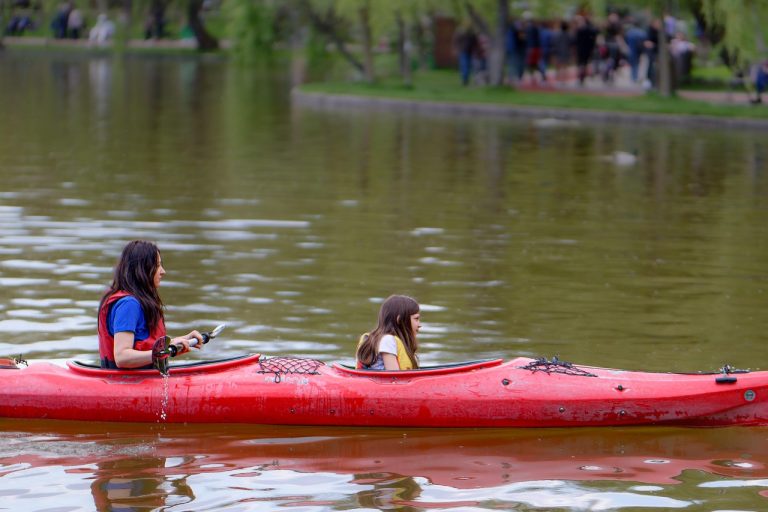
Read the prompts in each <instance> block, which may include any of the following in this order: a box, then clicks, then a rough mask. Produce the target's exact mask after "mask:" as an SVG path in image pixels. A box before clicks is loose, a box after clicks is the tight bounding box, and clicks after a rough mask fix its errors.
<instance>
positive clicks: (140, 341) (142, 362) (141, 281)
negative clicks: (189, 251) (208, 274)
mask: <svg viewBox="0 0 768 512" xmlns="http://www.w3.org/2000/svg"><path fill="white" fill-rule="evenodd" d="M164 275H165V269H164V268H163V262H162V260H161V258H160V250H159V249H158V248H157V246H156V245H155V244H153V243H152V242H146V241H144V240H135V241H133V242H130V243H129V244H128V245H126V246H125V248H124V249H123V253H122V255H121V256H120V260H119V261H118V263H117V266H116V267H115V273H114V278H113V280H112V284H111V285H110V287H109V290H107V292H106V293H105V294H104V296H103V297H102V298H101V303H100V304H99V358H100V359H101V367H102V368H112V369H114V368H152V346H153V345H154V343H155V340H157V338H160V337H162V336H165V319H164V316H163V309H164V307H165V306H164V305H163V301H162V300H161V299H160V295H159V294H158V292H157V289H158V287H159V286H160V281H161V280H162V278H163V276H164ZM193 339H197V340H198V341H199V343H198V344H197V345H196V346H195V348H198V349H199V348H202V346H203V343H202V341H203V337H202V336H201V335H200V333H199V332H197V331H192V332H190V333H189V334H187V335H185V336H180V337H178V338H174V339H173V341H172V342H173V344H177V345H178V344H181V345H182V346H183V349H182V350H181V353H182V354H183V353H185V352H188V351H189V342H190V341H192V340H193Z"/></svg>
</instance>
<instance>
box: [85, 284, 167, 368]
mask: <svg viewBox="0 0 768 512" xmlns="http://www.w3.org/2000/svg"><path fill="white" fill-rule="evenodd" d="M129 296H131V294H130V293H128V292H124V291H119V292H115V293H113V294H112V295H110V296H109V297H108V298H107V300H105V301H104V304H102V305H101V309H100V310H99V359H101V367H102V368H111V369H116V368H117V363H116V362H115V337H114V336H112V335H111V334H109V327H108V326H107V317H108V316H109V310H110V308H111V307H112V305H113V304H114V303H115V302H117V301H118V300H120V299H122V298H123V297H129ZM163 336H165V323H164V322H163V320H162V319H160V321H159V322H158V323H157V325H156V326H155V328H154V329H152V330H151V331H150V333H149V338H147V339H145V340H136V339H135V338H134V340H133V349H134V350H152V346H153V345H154V344H155V340H157V338H161V337H163ZM147 368H151V366H147Z"/></svg>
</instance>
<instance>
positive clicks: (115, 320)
mask: <svg viewBox="0 0 768 512" xmlns="http://www.w3.org/2000/svg"><path fill="white" fill-rule="evenodd" d="M107 330H109V334H110V336H114V335H115V333H117V332H132V333H133V339H134V341H142V340H145V339H147V338H149V330H148V329H147V322H146V320H145V319H144V311H143V310H142V309H141V304H139V301H138V300H136V298H135V297H130V296H129V297H123V298H122V299H120V300H118V301H117V302H115V304H114V305H113V306H112V309H110V311H109V316H107Z"/></svg>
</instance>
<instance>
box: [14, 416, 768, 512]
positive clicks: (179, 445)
mask: <svg viewBox="0 0 768 512" xmlns="http://www.w3.org/2000/svg"><path fill="white" fill-rule="evenodd" d="M0 425H2V434H0V439H1V440H2V443H0V495H3V496H4V498H5V499H4V502H5V503H7V504H10V505H11V508H13V507H14V505H18V506H21V505H23V504H24V503H30V501H29V500H31V499H34V501H33V502H32V503H34V504H35V506H37V507H39V509H41V510H42V509H44V508H45V506H46V504H48V503H51V504H52V503H56V500H57V499H58V496H60V495H61V494H62V493H64V492H66V494H67V495H68V498H67V500H68V501H69V502H70V503H72V504H73V505H72V506H73V508H72V510H89V509H90V508H91V506H92V505H93V504H95V505H96V507H97V509H98V510H110V508H109V507H110V506H111V507H113V508H119V507H125V509H127V510H143V509H147V508H156V507H162V506H173V505H183V504H187V505H188V508H189V509H194V510H200V509H204V508H208V507H210V508H216V509H225V508H226V507H235V508H234V509H236V510H261V509H262V508H260V507H264V506H266V507H277V506H280V507H283V506H289V507H299V508H305V509H316V510H332V509H338V508H360V507H368V508H374V509H389V508H398V507H404V508H405V509H412V510H424V509H431V508H446V509H451V508H456V509H461V508H464V507H470V508H478V509H486V508H487V509H497V508H499V507H501V508H503V509H511V508H515V507H528V508H532V509H540V510H621V509H626V508H633V507H635V508H636V507H643V508H648V509H657V510H667V509H672V508H690V507H700V509H702V510H714V509H720V510H723V509H739V510H744V509H745V507H746V509H752V510H758V509H762V508H764V505H765V501H764V500H765V498H764V497H763V495H765V494H766V493H768V467H767V464H768V451H766V449H765V446H768V445H766V442H765V441H766V438H767V437H768V431H766V429H738V428H735V429H656V428H650V429H576V430H560V429H553V430H506V431H502V430H485V431H467V430H464V431H461V430H429V429H427V430H423V429H422V430H405V431H395V430H392V429H389V430H387V429H368V428H366V429H336V428H325V429H323V430H322V431H321V432H318V430H317V429H316V428H304V427H253V426H248V427H246V426H228V427H217V426H200V425H190V426H170V425H169V426H154V427H153V426H130V425H116V424H93V423H90V424H83V423H76V422H46V423H44V422H32V423H29V422H20V421H14V420H10V421H3V422H2V423H0ZM41 471H45V472H46V474H51V475H55V476H56V478H55V479H50V480H47V481H52V482H53V481H55V482H56V483H51V484H50V485H46V490H45V492H40V493H38V494H36V495H35V496H30V493H31V491H29V490H24V489H25V488H26V489H37V488H38V486H37V484H35V483H34V482H35V480H36V479H38V478H39V475H40V474H41V473H40V472H41ZM86 496H90V497H91V499H89V500H85V499H84V498H85V497H86ZM25 509H26V508H25Z"/></svg>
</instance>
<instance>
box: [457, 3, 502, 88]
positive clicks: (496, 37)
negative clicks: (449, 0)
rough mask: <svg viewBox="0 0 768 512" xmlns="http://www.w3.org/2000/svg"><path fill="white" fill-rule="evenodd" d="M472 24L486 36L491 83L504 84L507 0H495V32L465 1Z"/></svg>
mask: <svg viewBox="0 0 768 512" xmlns="http://www.w3.org/2000/svg"><path fill="white" fill-rule="evenodd" d="M465 5H466V8H467V12H468V13H469V17H470V19H471V20H472V24H473V25H475V27H477V30H478V32H480V34H482V35H483V36H485V37H486V38H488V41H489V46H490V55H488V77H489V82H490V83H491V85H495V86H500V85H503V84H504V60H505V59H504V56H505V53H506V51H505V50H506V49H505V48H504V33H505V31H506V30H507V20H508V18H509V0H497V3H496V6H497V10H496V13H497V18H498V19H497V20H496V27H495V33H494V31H492V30H491V28H490V25H488V22H486V21H485V19H484V18H483V17H482V16H481V15H480V13H479V12H477V11H476V10H475V8H474V7H473V6H472V4H471V3H469V2H466V3H465Z"/></svg>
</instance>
